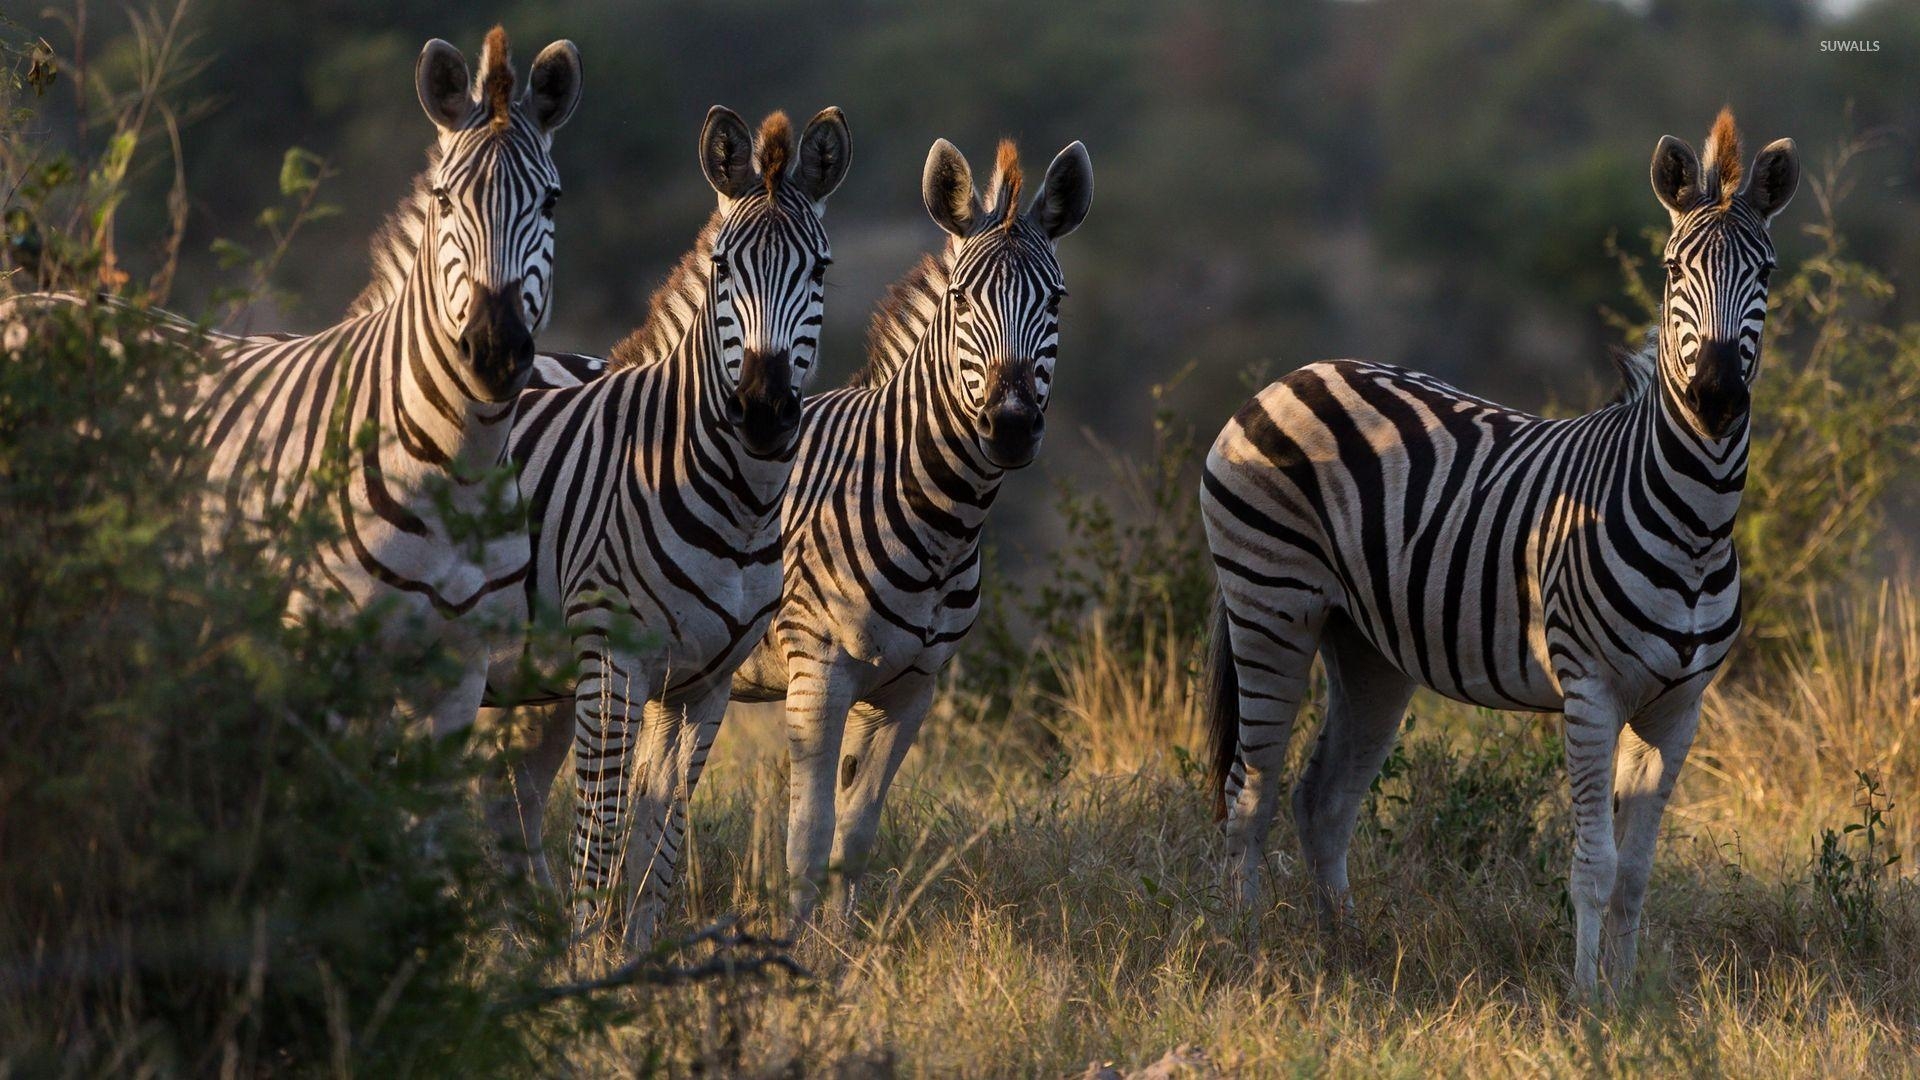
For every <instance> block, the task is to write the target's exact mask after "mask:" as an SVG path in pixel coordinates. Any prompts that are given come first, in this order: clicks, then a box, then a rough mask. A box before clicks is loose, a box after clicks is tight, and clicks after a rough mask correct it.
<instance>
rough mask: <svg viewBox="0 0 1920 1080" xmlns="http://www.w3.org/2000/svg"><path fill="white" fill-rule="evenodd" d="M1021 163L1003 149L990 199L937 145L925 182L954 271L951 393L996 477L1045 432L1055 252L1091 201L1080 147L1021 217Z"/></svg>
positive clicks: (1026, 456)
mask: <svg viewBox="0 0 1920 1080" xmlns="http://www.w3.org/2000/svg"><path fill="white" fill-rule="evenodd" d="M1020 187H1021V176H1020V156H1019V152H1018V150H1016V149H1015V147H1014V145H1013V143H1012V142H1011V141H1002V142H1001V144H1000V152H999V157H998V160H997V162H996V163H995V166H994V173H993V179H992V182H991V183H989V184H988V185H987V192H986V195H985V196H984V197H983V196H980V195H978V194H976V193H975V191H974V187H973V173H972V171H971V170H970V169H969V168H968V167H967V159H966V158H964V157H962V156H961V154H960V151H958V150H956V149H954V147H953V144H952V143H949V142H947V141H946V140H945V139H940V140H937V141H935V142H934V144H933V149H932V150H931V151H930V152H929V153H928V154H927V168H926V172H925V174H924V175H923V176H922V178H921V197H922V198H923V199H924V200H925V202H926V204H927V212H928V213H929V214H931V215H933V220H934V222H935V223H936V224H938V225H939V226H940V227H941V228H942V229H944V230H946V232H947V234H948V236H949V237H950V239H949V240H948V241H947V242H948V244H949V245H952V247H953V249H954V250H953V251H952V252H951V253H950V255H951V259H950V261H951V264H952V266H953V272H952V275H951V278H950V282H951V284H950V286H949V288H948V290H947V294H946V296H945V297H944V298H943V299H942V300H941V307H942V312H941V319H942V321H943V322H945V323H946V324H947V325H949V326H951V327H952V328H953V346H954V347H953V355H954V359H955V361H956V364H955V374H956V376H957V379H958V385H957V386H956V387H955V390H956V392H957V393H959V395H960V396H961V400H962V401H963V402H965V404H966V407H967V409H968V411H969V412H971V413H972V414H973V417H974V438H975V440H976V441H977V442H978V445H979V447H980V452H981V454H982V455H983V456H985V457H986V459H987V461H988V462H990V463H992V464H993V465H994V466H995V467H997V468H1002V469H1017V468H1020V467H1022V466H1024V465H1027V464H1029V463H1030V462H1032V461H1033V459H1034V455H1036V454H1037V453H1039V450H1040V439H1041V436H1042V435H1043V434H1044V433H1045V431H1046V423H1047V400H1048V394H1049V391H1050V390H1051V389H1052V386H1053V362H1054V358H1055V356H1056V355H1057V354H1058V351H1059V338H1060V301H1061V300H1062V299H1063V298H1065V297H1066V295H1067V289H1066V279H1065V278H1064V277H1063V276H1062V275H1061V273H1060V260H1059V259H1058V258H1057V257H1056V256H1055V253H1054V244H1055V242H1056V241H1058V240H1059V239H1060V238H1061V237H1063V236H1065V235H1067V234H1068V233H1070V232H1072V231H1073V230H1074V229H1076V228H1079V226H1080V222H1081V221H1083V220H1085V218H1086V216H1087V207H1088V206H1089V205H1091V204H1092V202H1093V162H1092V160H1091V159H1090V158H1088V156H1087V148H1086V147H1085V146H1083V145H1082V144H1080V143H1078V142H1075V143H1073V144H1071V145H1069V146H1068V147H1067V148H1066V149H1064V150H1062V151H1060V154H1059V156H1057V157H1055V158H1054V159H1053V164H1052V165H1050V166H1048V167H1047V175H1046V179H1045V180H1043V181H1042V182H1041V185H1040V191H1039V193H1038V194H1036V195H1035V196H1034V199H1033V202H1032V204H1031V205H1030V206H1029V207H1028V208H1027V210H1026V211H1025V212H1024V213H1023V212H1021V210H1020V205H1019V199H1020Z"/></svg>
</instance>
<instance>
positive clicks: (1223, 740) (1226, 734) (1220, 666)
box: [1207, 598, 1240, 821]
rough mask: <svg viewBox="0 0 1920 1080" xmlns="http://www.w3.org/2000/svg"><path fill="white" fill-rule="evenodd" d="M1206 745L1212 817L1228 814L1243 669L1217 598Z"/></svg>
mask: <svg viewBox="0 0 1920 1080" xmlns="http://www.w3.org/2000/svg"><path fill="white" fill-rule="evenodd" d="M1207 749H1208V751H1209V753H1208V764H1209V766H1210V770H1209V772H1208V774H1207V784H1208V786H1209V787H1211V788H1212V789H1213V820H1215V821H1224V820H1226V817H1227V774H1228V773H1230V772H1232V771H1233V759H1234V756H1235V755H1236V754H1237V753H1238V752H1239V749H1240V673H1239V672H1238V671H1237V670H1236V669H1235V668H1234V664H1233V643H1232V641H1231V639H1230V638H1229V636H1228V633H1227V605H1226V603H1225V602H1224V601H1222V600H1219V599H1217V598H1216V599H1215V600H1214V604H1213V637H1212V640H1211V641H1209V642H1208V644H1207Z"/></svg>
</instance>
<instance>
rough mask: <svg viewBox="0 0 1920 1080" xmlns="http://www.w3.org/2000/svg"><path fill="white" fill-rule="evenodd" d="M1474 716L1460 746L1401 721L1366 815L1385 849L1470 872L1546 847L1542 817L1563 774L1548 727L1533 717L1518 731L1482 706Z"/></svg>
mask: <svg viewBox="0 0 1920 1080" xmlns="http://www.w3.org/2000/svg"><path fill="white" fill-rule="evenodd" d="M1476 720H1477V722H1476V723H1475V724H1474V726H1473V728H1472V734H1471V735H1470V736H1468V737H1467V739H1466V740H1465V745H1464V746H1462V745H1461V744H1460V741H1458V740H1453V739H1449V738H1447V737H1446V736H1445V735H1444V734H1443V733H1434V734H1431V735H1425V734H1423V735H1421V736H1419V737H1414V735H1413V731H1414V729H1415V725H1416V722H1417V718H1416V717H1413V716H1409V717H1408V718H1407V723H1406V729H1405V730H1404V731H1403V732H1402V733H1401V738H1400V741H1399V742H1398V743H1397V744H1396V745H1395V746H1394V748H1393V752H1392V753H1391V754H1389V755H1388V756H1387V760H1386V763H1385V765H1383V766H1382V768H1381V770H1380V775H1379V776H1378V777H1376V778H1375V780H1374V782H1373V786H1372V788H1371V789H1370V790H1369V791H1368V794H1367V802H1366V805H1365V811H1364V812H1365V815H1366V820H1367V821H1368V822H1370V823H1371V824H1372V825H1373V827H1374V828H1375V829H1376V830H1378V832H1379V834H1380V836H1381V839H1382V840H1383V841H1384V842H1385V843H1386V846H1387V850H1388V851H1390V852H1394V853H1399V852H1403V851H1420V852H1422V853H1424V854H1425V855H1427V856H1428V857H1429V858H1433V859H1435V860H1437V861H1439V862H1441V863H1443V864H1445V865H1448V866H1451V867H1453V868H1455V869H1457V870H1459V871H1460V872H1462V873H1465V874H1473V873H1475V872H1477V871H1478V870H1479V869H1480V868H1481V867H1482V866H1484V865H1486V864H1487V863H1488V862H1489V861H1491V860H1494V859H1497V858H1514V859H1525V858H1527V857H1529V856H1535V855H1538V854H1539V851H1538V850H1537V849H1540V848H1544V847H1550V846H1551V845H1549V844H1547V842H1546V841H1547V836H1546V834H1545V833H1543V830H1542V828H1541V826H1542V816H1543V815H1542V811H1543V808H1544V807H1546V806H1547V805H1548V803H1549V801H1550V800H1551V799H1552V798H1553V796H1554V795H1555V793H1556V792H1557V791H1558V787H1559V784H1560V777H1561V774H1562V770H1561V756H1562V755H1561V752H1560V747H1559V744H1558V742H1557V741H1556V740H1555V739H1553V738H1552V737H1551V731H1552V728H1551V726H1550V725H1547V724H1543V723H1540V722H1538V721H1537V720H1533V719H1532V718H1523V719H1522V720H1521V721H1520V722H1519V723H1518V724H1517V725H1516V724H1515V723H1513V722H1508V721H1506V720H1504V719H1503V718H1501V717H1500V716H1498V715H1497V714H1492V713H1488V712H1487V711H1485V710H1479V712H1478V716H1477V718H1476ZM1516 726H1517V727H1518V730H1515V728H1516Z"/></svg>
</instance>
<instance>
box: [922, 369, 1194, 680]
mask: <svg viewBox="0 0 1920 1080" xmlns="http://www.w3.org/2000/svg"><path fill="white" fill-rule="evenodd" d="M1189 370H1191V369H1189ZM1186 374H1187V372H1182V373H1181V376H1180V377H1179V378H1176V379H1175V381H1174V382H1172V383H1168V384H1163V385H1160V386H1156V387H1154V388H1153V390H1152V399H1153V402H1154V418H1153V442H1152V444H1151V449H1150V451H1149V453H1148V454H1147V455H1145V457H1144V458H1143V459H1140V460H1136V459H1133V458H1131V457H1129V456H1127V455H1124V454H1118V453H1112V452H1110V451H1107V448H1104V447H1101V448H1100V449H1101V450H1102V451H1103V452H1102V455H1101V456H1102V457H1104V458H1106V459H1107V460H1108V461H1109V462H1110V468H1111V470H1112V472H1111V480H1110V482H1109V484H1108V485H1106V486H1104V487H1102V488H1098V489H1092V488H1087V487H1084V486H1082V485H1080V484H1076V483H1073V482H1070V481H1062V482H1061V483H1060V484H1059V486H1058V487H1057V488H1056V490H1055V498H1054V508H1055V511H1056V512H1057V513H1058V515H1059V517H1060V520H1061V525H1062V532H1063V536H1062V539H1061V542H1060V543H1059V545H1058V546H1057V547H1055V548H1054V549H1053V550H1051V551H1049V552H1048V553H1047V554H1046V556H1045V560H1044V561H1045V568H1044V570H1042V571H1041V572H1040V573H1039V574H1038V575H1037V582H1038V583H1037V585H1035V586H1034V587H1033V588H1032V589H1031V590H1026V591H1025V595H1022V590H1020V589H1018V588H1017V587H1015V586H1012V585H1009V584H1008V583H1007V581H1006V580H1005V573H1004V569H1005V568H1004V567H1001V566H995V565H989V566H988V567H987V571H986V574H985V577H986V579H987V580H986V584H985V586H984V589H983V592H984V596H983V601H984V602H983V611H982V613H981V617H980V623H979V625H978V626H977V627H976V628H975V630H974V633H973V635H972V636H971V637H969V639H968V655H967V657H966V659H965V661H964V662H963V663H962V664H961V665H960V666H959V680H958V686H959V688H960V690H961V692H962V693H963V694H965V695H968V696H970V697H972V698H974V699H975V700H977V701H978V702H980V703H981V704H980V707H979V711H982V712H983V713H984V714H985V715H989V716H1004V715H1005V713H1006V711H1007V709H1008V708H1010V707H1011V706H1012V704H1013V703H1014V701H1015V700H1016V698H1019V697H1022V696H1024V695H1039V696H1042V697H1053V698H1055V699H1058V698H1059V697H1060V695H1061V694H1062V692H1063V690H1064V686H1063V675H1064V673H1065V671H1066V668H1067V667H1068V666H1070V665H1071V664H1072V663H1073V657H1074V655H1075V654H1076V653H1077V652H1079V651H1080V650H1079V648H1078V647H1079V646H1080V645H1081V644H1083V643H1085V642H1086V641H1088V640H1089V638H1088V632H1089V627H1091V626H1092V625H1094V624H1095V623H1098V624H1099V625H1100V626H1101V627H1103V628H1104V629H1103V630H1102V632H1101V634H1100V635H1099V638H1100V644H1099V652H1100V653H1101V654H1102V656H1103V658H1114V659H1117V660H1118V661H1119V664H1120V666H1121V667H1122V668H1127V669H1132V670H1139V669H1141V668H1143V667H1145V666H1147V665H1149V664H1150V663H1151V662H1153V661H1155V660H1157V659H1159V658H1160V657H1161V656H1162V654H1163V652H1164V650H1165V648H1166V647H1167V646H1168V644H1169V642H1172V643H1175V644H1176V645H1180V644H1184V642H1186V641H1187V640H1189V639H1188V636H1187V635H1188V634H1189V633H1190V631H1191V630H1192V629H1193V628H1196V627H1199V626H1202V625H1203V624H1204V622H1205V618H1206V615H1207V612H1208V610H1209V607H1210V605H1211V604H1212V602H1213V588H1214V586H1213V568H1212V564H1211V563H1210V562H1209V560H1208V558H1207V554H1206V545H1205V541H1204V538H1203V537H1202V536H1201V530H1200V514H1199V507H1198V504H1197V501H1196V500H1195V497H1194V491H1195V483H1196V465H1197V461H1196V457H1197V453H1196V442H1195V440H1194V436H1193V426H1192V424H1191V423H1189V422H1188V421H1186V420H1184V419H1182V418H1181V417H1180V415H1179V414H1178V413H1177V412H1176V411H1175V410H1174V409H1173V408H1172V407H1171V406H1170V404H1169V399H1170V397H1171V396H1172V394H1173V392H1174V391H1175V390H1176V389H1177V387H1178V385H1179V382H1180V380H1181V379H1184V377H1185V375H1186ZM1110 493H1111V494H1110ZM995 561H997V560H995ZM1048 660H1051V661H1052V662H1051V663H1048V662H1046V661H1048Z"/></svg>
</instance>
